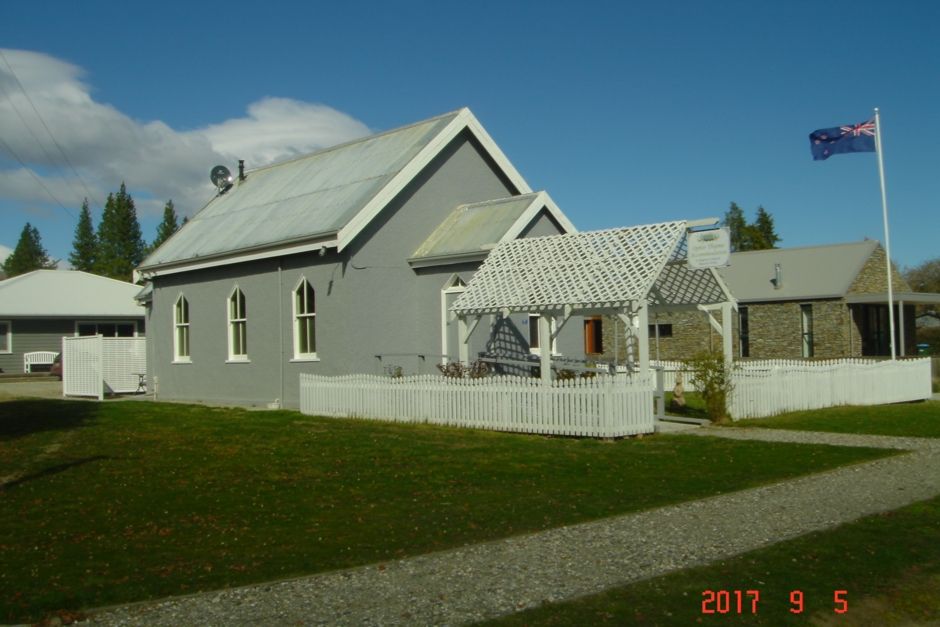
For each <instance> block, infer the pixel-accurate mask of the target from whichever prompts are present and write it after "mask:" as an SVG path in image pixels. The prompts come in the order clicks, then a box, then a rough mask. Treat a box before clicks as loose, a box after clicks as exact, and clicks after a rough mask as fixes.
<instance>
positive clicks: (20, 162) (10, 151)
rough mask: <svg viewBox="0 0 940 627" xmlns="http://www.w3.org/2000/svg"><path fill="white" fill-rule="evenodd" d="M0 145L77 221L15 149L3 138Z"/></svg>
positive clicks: (0, 138)
mask: <svg viewBox="0 0 940 627" xmlns="http://www.w3.org/2000/svg"><path fill="white" fill-rule="evenodd" d="M0 145H2V146H3V148H4V149H5V150H6V151H7V152H9V153H10V154H11V155H13V158H14V159H16V160H17V161H18V162H19V164H20V165H21V166H23V169H24V170H26V171H27V172H29V173H30V174H31V175H32V176H33V178H34V179H36V182H37V183H39V186H40V187H41V188H43V189H44V190H46V193H47V194H49V197H50V198H52V200H54V201H55V203H56V204H57V205H59V206H60V207H62V211H64V212H65V213H67V214H69V217H71V218H72V219H73V220H74V219H75V215H74V214H73V213H72V212H71V211H69V210H68V209H67V208H66V206H65V205H63V204H62V201H61V200H59V199H58V198H57V197H56V195H55V194H53V193H52V190H51V189H49V188H48V187H46V184H45V183H43V182H42V179H41V178H39V175H38V174H36V173H35V172H33V170H32V168H30V167H29V166H28V165H26V164H25V163H23V160H22V159H20V156H19V155H18V154H16V152H15V151H14V150H13V148H11V147H10V145H9V144H7V143H6V142H5V141H3V137H0Z"/></svg>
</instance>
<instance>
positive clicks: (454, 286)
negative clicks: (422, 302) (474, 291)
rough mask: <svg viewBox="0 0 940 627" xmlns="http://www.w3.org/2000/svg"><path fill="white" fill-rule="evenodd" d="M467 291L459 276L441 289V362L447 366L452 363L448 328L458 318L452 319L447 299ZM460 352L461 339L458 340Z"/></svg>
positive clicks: (449, 280)
mask: <svg viewBox="0 0 940 627" xmlns="http://www.w3.org/2000/svg"><path fill="white" fill-rule="evenodd" d="M466 291H467V284H466V283H464V282H463V279H461V278H460V276H459V275H457V274H452V275H451V276H450V279H448V281H447V283H445V284H444V287H443V288H441V362H442V363H444V364H447V363H448V362H449V361H450V358H449V357H448V351H449V349H450V346H448V337H447V336H448V328H447V327H449V326H450V324H451V323H453V324H456V316H454V318H453V319H452V318H451V312H450V311H448V310H447V297H448V296H449V295H452V294H463V293H464V292H466ZM457 342H458V347H457V348H458V350H459V348H460V347H459V342H460V338H459V337H458V339H457Z"/></svg>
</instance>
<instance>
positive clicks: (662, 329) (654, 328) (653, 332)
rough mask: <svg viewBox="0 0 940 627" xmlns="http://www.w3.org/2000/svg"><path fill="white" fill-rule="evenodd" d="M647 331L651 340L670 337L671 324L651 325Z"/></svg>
mask: <svg viewBox="0 0 940 627" xmlns="http://www.w3.org/2000/svg"><path fill="white" fill-rule="evenodd" d="M647 331H648V332H649V336H650V337H652V338H657V337H672V325H671V324H651V325H650V326H649V329H647Z"/></svg>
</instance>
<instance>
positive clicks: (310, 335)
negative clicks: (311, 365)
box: [294, 279, 317, 359]
mask: <svg viewBox="0 0 940 627" xmlns="http://www.w3.org/2000/svg"><path fill="white" fill-rule="evenodd" d="M316 356H317V301H316V294H315V293H314V291H313V287H312V286H311V285H310V283H308V282H307V279H302V280H301V281H300V285H298V286H297V289H295V290H294V359H314V358H316Z"/></svg>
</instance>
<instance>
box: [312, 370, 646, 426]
mask: <svg viewBox="0 0 940 627" xmlns="http://www.w3.org/2000/svg"><path fill="white" fill-rule="evenodd" d="M653 387H654V386H653V384H652V380H651V378H650V377H645V378H643V379H642V380H640V377H637V376H634V377H631V378H629V379H627V378H626V377H619V376H618V377H596V378H590V379H584V378H578V379H570V380H564V381H555V382H553V383H552V385H551V386H545V385H541V382H540V381H539V380H538V379H533V378H526V377H487V378H482V379H452V378H446V377H441V376H437V375H419V376H413V377H400V378H393V377H379V376H371V375H349V376H339V377H325V376H320V375H312V374H301V375H300V410H301V411H302V412H303V413H305V414H311V415H321V416H343V417H359V418H374V419H381V420H393V421H403V422H429V423H434V424H443V425H452V426H459V427H470V428H476V429H492V430H496V431H519V432H524V433H545V434H556V435H571V436H591V437H605V438H606V437H621V436H626V435H636V434H639V433H651V432H652V431H653V430H654V426H653V422H654V419H653Z"/></svg>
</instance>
